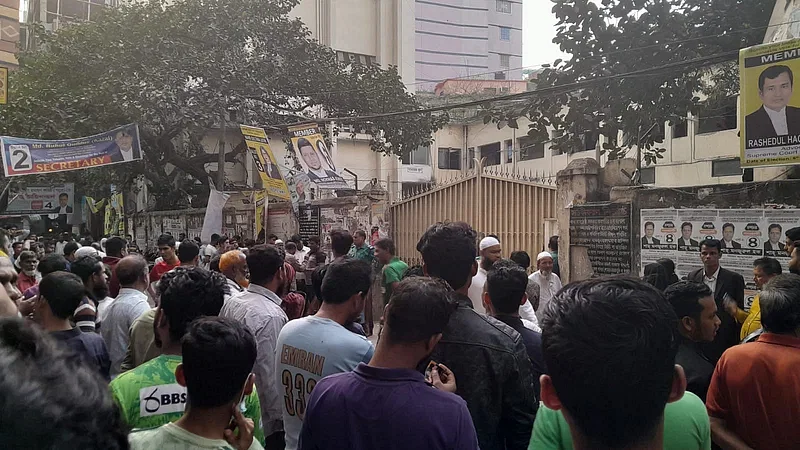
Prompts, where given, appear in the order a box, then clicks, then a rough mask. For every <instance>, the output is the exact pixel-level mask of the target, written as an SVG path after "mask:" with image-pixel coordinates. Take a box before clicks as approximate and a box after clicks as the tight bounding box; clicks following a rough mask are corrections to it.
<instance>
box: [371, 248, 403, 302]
mask: <svg viewBox="0 0 800 450" xmlns="http://www.w3.org/2000/svg"><path fill="white" fill-rule="evenodd" d="M394 253H395V247H394V241H392V240H391V239H389V238H384V239H381V240H379V241H378V242H376V243H375V258H376V259H377V260H378V262H379V263H381V264H382V265H383V269H382V275H381V290H382V292H383V306H384V307H385V306H386V305H387V304H388V303H389V299H390V298H391V297H392V292H394V289H395V288H396V287H397V285H398V284H400V280H402V279H403V275H405V273H406V270H408V264H406V263H404V262H403V261H401V260H400V258H398V257H397V256H395V255H394Z"/></svg>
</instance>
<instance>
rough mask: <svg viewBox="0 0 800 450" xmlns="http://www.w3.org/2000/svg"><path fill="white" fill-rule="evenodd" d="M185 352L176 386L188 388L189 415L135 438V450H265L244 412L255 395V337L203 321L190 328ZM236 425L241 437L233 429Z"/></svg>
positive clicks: (229, 323)
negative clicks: (244, 402) (246, 400)
mask: <svg viewBox="0 0 800 450" xmlns="http://www.w3.org/2000/svg"><path fill="white" fill-rule="evenodd" d="M181 350H182V352H183V362H182V363H180V364H178V367H177V368H176V369H175V380H176V381H177V382H178V385H180V386H182V387H185V388H186V391H187V392H186V394H185V395H186V397H187V405H186V412H185V413H184V414H183V416H182V417H181V418H180V419H178V420H177V421H176V422H174V423H168V424H166V425H162V426H160V427H158V428H153V429H149V430H142V431H135V432H133V433H131V434H130V436H128V440H129V441H130V444H131V449H132V450H148V449H155V448H159V449H170V450H184V449H185V450H189V449H249V450H262V449H263V447H262V446H261V444H259V442H258V441H257V440H255V439H253V429H254V422H253V421H252V420H249V419H245V418H244V416H243V415H242V411H241V409H240V407H241V406H240V403H242V399H243V398H245V396H246V395H248V394H252V393H253V389H254V386H253V381H254V376H253V373H252V369H253V364H254V363H255V360H256V341H255V338H254V337H253V335H252V333H250V331H249V330H248V329H247V328H245V327H244V326H243V325H241V324H239V323H238V322H236V321H235V320H232V319H227V318H222V317H203V318H200V319H197V320H196V321H194V322H192V324H191V325H189V331H188V332H187V333H186V335H185V336H184V337H183V339H182V341H181ZM231 418H233V421H232V420H231ZM231 423H233V424H234V425H235V427H236V429H237V432H236V433H234V432H233V430H229V429H228V428H229V426H230V425H231Z"/></svg>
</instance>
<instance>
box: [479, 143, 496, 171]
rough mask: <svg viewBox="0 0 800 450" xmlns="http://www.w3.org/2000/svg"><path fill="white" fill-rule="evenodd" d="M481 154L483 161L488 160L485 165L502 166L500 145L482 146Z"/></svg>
mask: <svg viewBox="0 0 800 450" xmlns="http://www.w3.org/2000/svg"><path fill="white" fill-rule="evenodd" d="M478 148H479V149H480V152H481V159H483V158H486V162H485V163H484V165H486V166H496V165H498V164H500V143H499V142H495V143H493V144H488V145H482V146H480V147H478Z"/></svg>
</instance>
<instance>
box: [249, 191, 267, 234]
mask: <svg viewBox="0 0 800 450" xmlns="http://www.w3.org/2000/svg"><path fill="white" fill-rule="evenodd" d="M268 198H269V197H268V196H267V195H266V192H264V191H256V192H254V193H253V203H254V204H255V215H256V229H255V233H254V235H255V236H260V235H261V231H262V230H263V229H264V224H265V223H266V220H265V218H266V215H267V201H268Z"/></svg>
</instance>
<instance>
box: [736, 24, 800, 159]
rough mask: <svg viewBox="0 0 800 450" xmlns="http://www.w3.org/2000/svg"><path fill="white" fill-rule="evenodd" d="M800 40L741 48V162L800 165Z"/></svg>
mask: <svg viewBox="0 0 800 450" xmlns="http://www.w3.org/2000/svg"><path fill="white" fill-rule="evenodd" d="M796 75H797V76H800V39H792V40H788V41H782V42H776V43H771V44H763V45H756V46H753V47H749V48H745V49H742V50H740V51H739V76H740V90H741V102H742V103H741V107H740V108H739V126H740V133H739V135H740V146H741V165H742V167H763V166H780V165H789V164H800V94H794V81H795V76H796Z"/></svg>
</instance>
